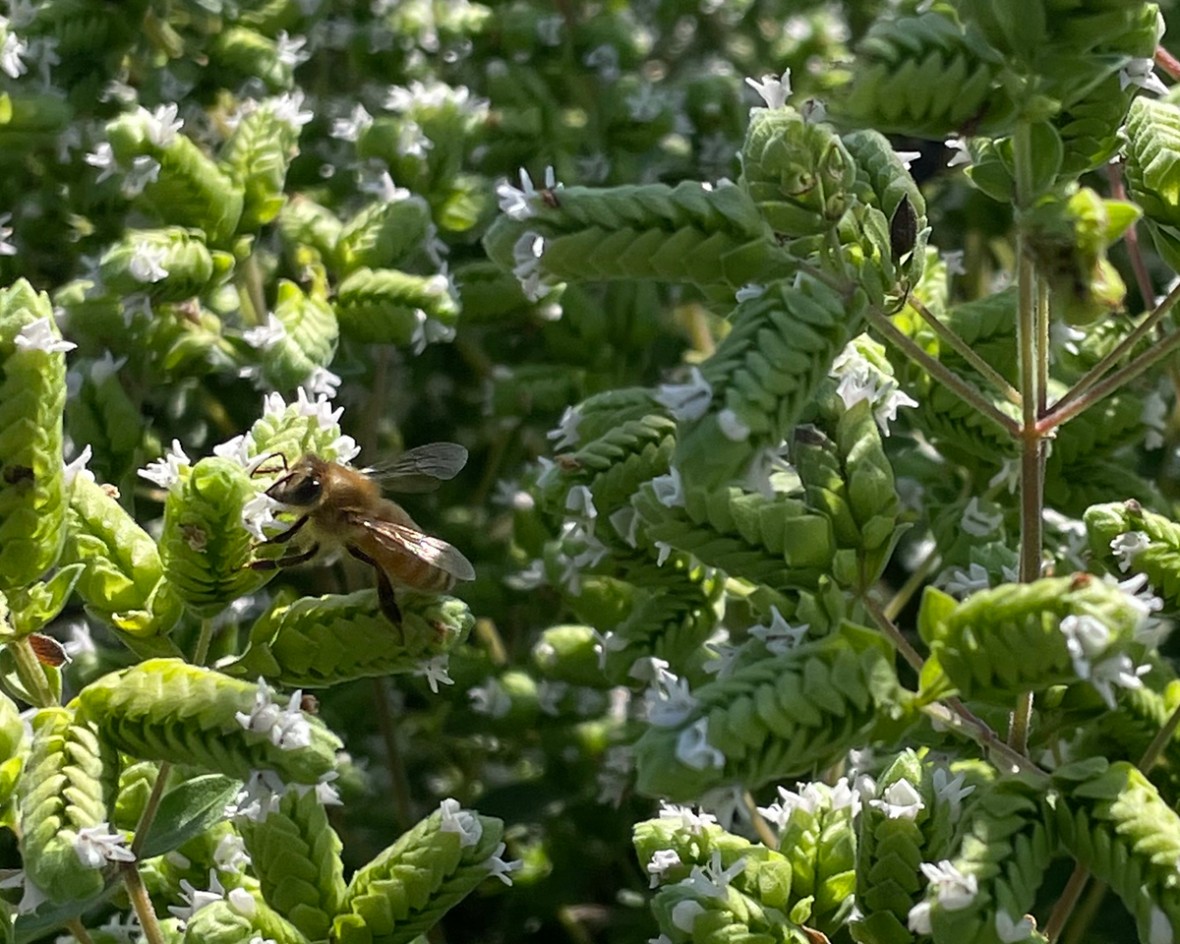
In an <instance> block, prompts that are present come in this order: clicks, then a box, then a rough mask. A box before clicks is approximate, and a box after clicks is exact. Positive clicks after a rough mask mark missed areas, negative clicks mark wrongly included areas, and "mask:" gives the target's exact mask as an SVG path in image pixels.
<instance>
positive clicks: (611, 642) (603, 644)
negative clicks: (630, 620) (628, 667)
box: [594, 629, 627, 671]
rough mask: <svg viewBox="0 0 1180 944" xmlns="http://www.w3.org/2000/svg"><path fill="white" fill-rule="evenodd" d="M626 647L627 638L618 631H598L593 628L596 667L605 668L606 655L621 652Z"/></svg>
mask: <svg viewBox="0 0 1180 944" xmlns="http://www.w3.org/2000/svg"><path fill="white" fill-rule="evenodd" d="M626 648H627V640H626V638H625V637H623V636H620V635H619V634H618V633H613V632H606V633H600V632H599V631H598V630H597V629H596V630H594V652H595V654H596V655H597V656H598V668H599V669H600V670H603V671H605V670H606V660H607V657H608V656H609V655H610V654H611V653H612V652H622V651H623V650H624V649H626Z"/></svg>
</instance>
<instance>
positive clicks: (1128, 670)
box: [1090, 653, 1151, 709]
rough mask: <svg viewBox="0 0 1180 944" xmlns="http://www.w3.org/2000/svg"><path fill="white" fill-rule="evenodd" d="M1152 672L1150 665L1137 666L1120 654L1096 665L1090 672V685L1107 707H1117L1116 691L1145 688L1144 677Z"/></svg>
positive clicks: (1128, 657) (1127, 657)
mask: <svg viewBox="0 0 1180 944" xmlns="http://www.w3.org/2000/svg"><path fill="white" fill-rule="evenodd" d="M1150 671H1151V666H1150V665H1140V666H1136V665H1135V663H1133V662H1132V661H1131V657H1130V656H1129V655H1127V654H1126V653H1119V654H1117V655H1113V656H1110V657H1109V658H1107V659H1103V660H1102V661H1101V662H1098V663H1095V664H1094V666H1093V668H1092V669H1091V670H1090V684H1091V685H1093V686H1094V689H1095V690H1096V691H1097V692H1098V694H1099V695H1101V696H1102V700H1103V701H1104V702H1106V705H1107V707H1109V708H1111V709H1113V708H1114V707H1115V697H1114V689H1115V688H1116V687H1118V688H1128V689H1138V688H1142V687H1143V676H1144V675H1146V674H1147V673H1148V672H1150Z"/></svg>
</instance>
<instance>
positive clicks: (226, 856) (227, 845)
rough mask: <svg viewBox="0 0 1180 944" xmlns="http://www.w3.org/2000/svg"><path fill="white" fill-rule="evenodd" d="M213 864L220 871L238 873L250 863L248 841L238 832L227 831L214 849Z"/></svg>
mask: <svg viewBox="0 0 1180 944" xmlns="http://www.w3.org/2000/svg"><path fill="white" fill-rule="evenodd" d="M213 864H214V865H216V866H217V869H218V871H220V872H230V873H233V874H235V875H236V874H238V873H240V872H242V871H243V870H244V869H245V868H246V866H248V865H249V864H250V855H249V853H247V852H246V843H245V842H244V841H243V840H242V837H241V836H239V835H237V834H236V833H227V834H226V835H224V836H222V837H221V838H220V839H219V840H218V841H217V847H216V848H215V849H214V850H213Z"/></svg>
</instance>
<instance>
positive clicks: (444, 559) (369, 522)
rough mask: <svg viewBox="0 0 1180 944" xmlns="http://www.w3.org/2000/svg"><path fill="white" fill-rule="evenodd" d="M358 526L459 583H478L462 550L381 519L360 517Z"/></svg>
mask: <svg viewBox="0 0 1180 944" xmlns="http://www.w3.org/2000/svg"><path fill="white" fill-rule="evenodd" d="M353 521H354V523H356V524H359V525H360V526H361V527H363V528H365V529H366V530H367V531H368V532H369V533H370V534H372V535H373V537H374V538H376V539H377V542H378V543H379V544H380V545H381V546H382V547H384V548H386V549H387V550H390V551H393V552H395V553H401V554H412V555H413V556H414V557H417V558H418V559H419V560H422V561H425V562H426V563H427V564H430V565H431V566H432V567H437V568H438V569H439V570H442V571H445V572H446V573H448V574H450V575H451V576H452V577H454V578H455V579H456V580H474V579H475V568H474V567H472V566H471V561H469V560H468V559H467V558H466V557H464V556H463V554H462V552H461V551H459V549H458V548H456V547H454V546H452V545H450V544H448V543H447V542H446V541H442V540H440V539H438V538H432V537H431V536H430V535H429V534H423V533H422V532H421V531H418V530H416V529H415V528H411V527H407V526H406V525H404V524H394V523H393V522H392V521H385V520H383V519H381V518H370V517H369V516H368V515H356V516H355V517H354V518H353Z"/></svg>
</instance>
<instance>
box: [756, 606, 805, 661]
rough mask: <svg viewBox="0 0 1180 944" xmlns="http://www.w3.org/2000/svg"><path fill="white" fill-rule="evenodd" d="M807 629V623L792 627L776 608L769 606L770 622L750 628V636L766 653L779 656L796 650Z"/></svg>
mask: <svg viewBox="0 0 1180 944" xmlns="http://www.w3.org/2000/svg"><path fill="white" fill-rule="evenodd" d="M809 629H811V626H810V625H808V624H807V623H800V624H799V625H798V626H792V625H791V624H790V623H789V622H787V620H786V618H784V616H783V614H782V613H780V612H779V609H778V607H777V606H771V608H770V622H769V623H767V624H766V625H758V626H751V627H750V635H751V636H753V637H754V638H755V639H760V640H761V641H762V642H763V643H764V644H765V645H766V649H767V651H768V652H772V653H774V654H775V655H778V656H781V655H785V654H786V653H788V652H790V651H791V650H792V649H795V648H797V647H798V646H799V644H800V643H801V642H803V640H804V639H805V638H806V637H807V631H808V630H809Z"/></svg>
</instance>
